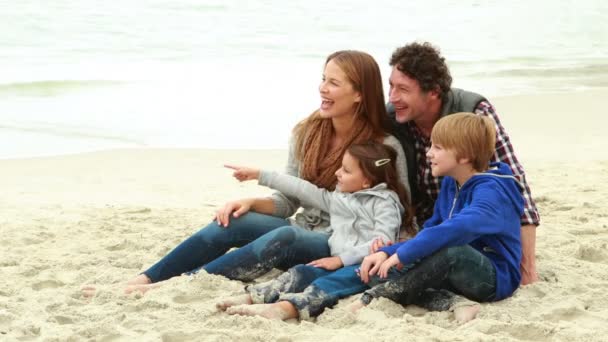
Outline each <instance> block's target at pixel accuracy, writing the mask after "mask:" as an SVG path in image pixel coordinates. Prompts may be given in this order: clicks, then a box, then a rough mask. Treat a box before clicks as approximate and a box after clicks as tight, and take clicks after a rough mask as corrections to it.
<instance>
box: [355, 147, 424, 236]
mask: <svg viewBox="0 0 608 342" xmlns="http://www.w3.org/2000/svg"><path fill="white" fill-rule="evenodd" d="M346 151H347V152H348V153H349V154H350V155H351V156H352V157H353V158H355V159H356V160H357V161H358V162H359V167H360V168H361V171H362V172H363V175H365V177H367V179H369V181H370V182H371V183H372V186H376V185H378V184H380V183H386V186H387V188H388V189H390V190H392V191H394V192H396V193H397V196H399V201H400V202H401V205H403V207H404V208H405V212H404V213H403V216H402V220H401V228H402V230H403V229H405V231H406V232H407V233H408V234H409V235H411V236H414V235H416V229H415V228H414V211H413V209H412V204H411V201H410V194H409V193H408V191H407V190H406V189H405V187H404V186H403V184H401V182H400V181H399V175H398V174H397V164H396V161H397V151H395V149H394V148H392V147H390V146H387V145H384V144H382V143H378V142H371V141H370V142H366V143H361V144H353V145H351V146H350V147H348V149H347V150H346ZM387 159H388V161H386V160H387Z"/></svg>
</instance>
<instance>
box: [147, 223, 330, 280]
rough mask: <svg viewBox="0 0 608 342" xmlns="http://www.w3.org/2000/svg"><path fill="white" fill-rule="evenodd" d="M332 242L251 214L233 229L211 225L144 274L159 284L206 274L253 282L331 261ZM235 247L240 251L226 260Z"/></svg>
mask: <svg viewBox="0 0 608 342" xmlns="http://www.w3.org/2000/svg"><path fill="white" fill-rule="evenodd" d="M327 239H328V235H327V234H324V233H317V232H312V231H309V230H306V229H303V228H300V227H296V226H289V222H288V221H287V220H285V219H282V218H278V217H274V216H270V215H263V214H258V213H254V212H249V213H247V214H245V215H243V216H241V217H239V218H236V219H235V218H233V219H231V220H230V224H229V225H228V227H220V226H219V225H218V224H217V223H216V222H215V221H214V222H211V223H210V224H209V225H207V226H206V227H204V228H203V229H201V230H199V231H198V232H197V233H195V234H193V235H192V236H191V237H189V238H188V239H186V240H185V241H183V242H182V243H181V244H179V245H178V246H177V247H176V248H175V249H173V250H172V251H171V252H170V253H169V254H167V255H166V256H165V257H163V258H162V259H161V260H160V261H158V262H157V263H156V264H155V265H153V266H152V267H150V268H149V269H148V270H146V271H145V272H143V273H144V274H145V275H146V276H148V278H150V280H152V282H158V281H162V280H166V279H169V278H171V277H175V276H178V275H181V274H183V273H191V272H197V271H198V270H200V269H201V268H202V269H204V270H206V271H207V272H209V273H212V274H220V275H223V276H226V277H228V278H230V279H236V280H242V281H250V280H253V279H255V278H256V277H258V276H260V275H262V274H264V273H266V272H268V271H269V270H271V269H272V268H274V267H279V268H282V269H287V268H289V267H291V266H293V265H297V264H300V263H306V262H309V261H312V260H314V259H319V258H323V257H326V256H329V246H328V245H327ZM233 247H240V248H239V249H237V250H234V251H231V252H230V253H227V254H225V253H226V252H227V251H228V250H229V249H231V248H233Z"/></svg>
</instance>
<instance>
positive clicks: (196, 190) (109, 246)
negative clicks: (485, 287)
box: [0, 90, 608, 341]
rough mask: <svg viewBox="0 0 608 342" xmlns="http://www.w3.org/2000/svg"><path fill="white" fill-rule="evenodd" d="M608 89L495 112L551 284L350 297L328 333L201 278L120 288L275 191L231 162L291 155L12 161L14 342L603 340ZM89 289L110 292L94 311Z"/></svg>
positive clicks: (8, 301) (607, 280)
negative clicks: (465, 301) (535, 223)
mask: <svg viewBox="0 0 608 342" xmlns="http://www.w3.org/2000/svg"><path fill="white" fill-rule="evenodd" d="M607 95H608V91H603V90H599V91H589V92H585V93H579V94H559V95H539V96H536V95H535V96H519V97H511V98H500V99H493V103H494V104H495V105H496V107H497V109H498V112H499V113H500V115H501V118H502V119H503V123H504V124H505V126H506V127H507V130H508V131H509V133H510V134H511V137H512V141H513V143H514V145H515V148H516V150H517V151H518V155H519V156H520V159H521V160H522V162H523V164H524V167H525V168H526V170H527V173H528V180H529V182H530V184H531V186H532V191H533V194H534V197H535V198H536V201H537V204H538V206H539V208H540V211H541V215H542V225H541V227H540V228H538V239H537V252H536V254H537V262H538V271H539V275H540V278H541V281H539V282H537V283H535V284H533V285H529V286H525V287H522V288H520V289H519V290H518V291H517V292H516V293H515V295H514V296H513V297H512V298H510V299H507V300H504V301H501V302H498V303H493V304H484V305H482V310H481V312H480V314H479V316H478V318H477V319H476V320H474V321H472V322H469V323H467V324H464V325H458V324H456V322H455V321H454V319H453V317H452V315H451V314H450V313H448V312H426V311H424V310H422V309H419V308H416V307H407V308H403V307H401V306H399V305H397V304H394V303H392V302H390V301H388V300H380V301H377V302H375V303H373V304H372V305H370V307H368V308H364V309H363V310H362V311H360V312H359V313H357V314H348V313H346V312H345V311H344V309H343V308H344V306H345V304H348V303H349V302H350V301H352V300H353V299H354V297H353V298H349V299H345V300H343V301H341V303H340V304H339V305H338V306H337V307H336V308H334V309H332V310H327V311H326V312H325V313H324V314H322V315H321V316H320V317H319V318H318V320H317V322H315V323H311V322H296V321H290V322H277V321H269V320H266V319H263V318H257V317H238V316H237V317H235V316H228V315H226V314H225V313H219V312H217V311H216V310H215V309H214V303H215V301H216V299H217V298H219V297H223V296H226V295H231V294H236V293H240V291H241V287H242V284H241V283H240V282H237V281H229V280H227V279H225V278H223V277H219V276H212V275H206V274H199V275H197V276H195V277H178V278H174V279H172V280H170V281H168V282H167V284H166V286H164V287H162V288H160V289H157V290H154V291H152V292H149V293H148V294H146V295H145V296H143V297H142V296H140V295H129V296H127V295H123V294H121V292H120V291H118V290H117V288H118V287H117V286H118V285H119V284H120V283H121V282H123V281H125V280H127V279H129V278H130V277H132V276H134V275H136V274H137V273H138V272H140V271H141V270H142V269H144V268H146V267H147V266H149V265H151V264H152V263H153V262H154V261H156V260H158V259H159V258H160V257H161V256H163V255H164V254H165V253H167V252H168V251H169V250H170V249H171V248H173V247H174V246H175V245H176V244H177V243H179V242H180V241H182V240H183V239H184V238H186V237H187V236H189V235H190V234H191V233H193V232H195V231H196V230H198V228H199V227H202V226H203V225H204V224H206V223H207V222H208V221H209V220H210V218H211V216H212V214H213V212H214V208H215V207H216V206H217V205H218V204H221V203H223V202H224V201H226V200H229V199H234V198H237V197H241V196H249V195H263V194H266V193H268V190H266V189H263V188H260V187H258V186H256V185H254V184H239V183H237V182H236V181H234V180H233V179H232V178H231V177H230V172H229V171H228V170H224V169H223V168H222V167H221V165H222V164H223V163H225V162H235V163H241V164H243V165H252V166H262V167H265V168H270V169H277V170H281V169H282V165H283V163H284V158H285V151H209V150H158V149H149V150H117V151H104V152H96V153H88V154H82V155H73V156H61V157H52V158H35V159H23V160H2V161H0V175H1V176H0V188H1V189H2V191H1V192H0V251H1V254H0V255H1V257H0V340H2V341H4V340H8V341H12V340H45V341H66V340H68V341H80V340H89V339H90V340H97V341H113V340H129V341H130V340H151V341H160V340H162V341H181V340H205V341H207V340H209V341H216V340H217V341H231V340H237V339H238V340H240V341H277V340H278V341H291V340H294V341H308V340H311V341H313V340H314V341H318V340H327V341H330V340H331V341H343V340H348V341H372V340H374V341H394V340H408V341H417V340H420V341H424V340H435V341H452V340H460V341H475V340H483V341H514V340H530V341H600V340H604V341H605V340H607V339H608V324H607V323H608V250H607V245H608V208H607V207H606V204H607V203H608V201H607V199H608V198H607V197H608V196H607V194H608V153H607V152H606V148H607V147H608V134H606V133H605V127H606V126H605V125H606V124H608V119H607V118H606V115H605V110H601V108H603V105H602V104H601V102H600V101H601V100H600V99H605V98H607ZM83 284H97V285H98V287H99V289H100V291H99V292H98V294H97V295H96V296H95V297H93V298H92V299H85V298H82V296H81V292H80V287H81V285H83Z"/></svg>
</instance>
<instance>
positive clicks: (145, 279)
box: [127, 273, 152, 285]
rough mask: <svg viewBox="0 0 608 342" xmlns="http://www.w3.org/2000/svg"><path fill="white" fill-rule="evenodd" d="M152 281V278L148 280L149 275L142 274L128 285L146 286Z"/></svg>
mask: <svg viewBox="0 0 608 342" xmlns="http://www.w3.org/2000/svg"><path fill="white" fill-rule="evenodd" d="M151 283H152V280H150V278H148V276H147V275H145V274H143V273H142V274H140V275H138V276H137V277H135V278H133V279H131V280H129V281H128V282H127V285H146V284H151Z"/></svg>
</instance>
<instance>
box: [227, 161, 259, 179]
mask: <svg viewBox="0 0 608 342" xmlns="http://www.w3.org/2000/svg"><path fill="white" fill-rule="evenodd" d="M224 167H225V168H227V169H232V170H234V172H233V173H232V176H233V177H234V178H236V179H238V180H239V182H244V181H248V180H252V179H258V178H260V170H259V169H253V168H250V167H245V166H237V165H228V164H224Z"/></svg>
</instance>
